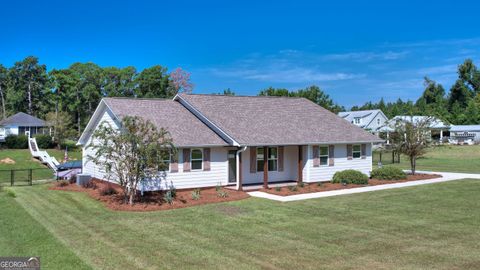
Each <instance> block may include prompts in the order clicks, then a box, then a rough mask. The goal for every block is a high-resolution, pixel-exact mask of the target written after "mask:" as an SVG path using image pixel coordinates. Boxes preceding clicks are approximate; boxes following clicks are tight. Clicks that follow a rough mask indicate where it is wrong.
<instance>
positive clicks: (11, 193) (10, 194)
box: [5, 188, 17, 198]
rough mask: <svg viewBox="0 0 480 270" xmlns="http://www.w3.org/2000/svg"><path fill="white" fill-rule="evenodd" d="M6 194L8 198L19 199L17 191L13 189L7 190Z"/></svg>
mask: <svg viewBox="0 0 480 270" xmlns="http://www.w3.org/2000/svg"><path fill="white" fill-rule="evenodd" d="M5 192H6V193H7V196H9V197H12V198H15V197H17V194H16V193H15V191H14V190H13V189H10V188H6V189H5Z"/></svg>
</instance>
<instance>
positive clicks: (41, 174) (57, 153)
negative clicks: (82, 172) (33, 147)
mask: <svg viewBox="0 0 480 270" xmlns="http://www.w3.org/2000/svg"><path fill="white" fill-rule="evenodd" d="M47 152H48V153H49V154H50V155H52V156H54V157H55V158H56V159H57V160H58V161H60V162H61V161H62V160H63V157H64V154H65V151H64V150H57V149H48V150H47ZM68 157H69V159H71V160H76V159H81V158H82V152H80V151H70V152H68ZM5 158H10V159H13V160H14V161H15V164H4V163H0V183H1V182H9V181H10V171H9V170H13V169H36V170H33V172H32V178H33V179H34V180H39V179H51V178H53V172H52V170H50V169H48V167H47V166H46V165H43V164H42V163H40V161H38V160H36V159H34V158H32V155H31V154H30V151H29V150H28V149H2V150H0V160H3V159H5ZM5 170H8V171H5ZM15 173H16V179H20V180H24V181H26V179H28V171H17V172H15Z"/></svg>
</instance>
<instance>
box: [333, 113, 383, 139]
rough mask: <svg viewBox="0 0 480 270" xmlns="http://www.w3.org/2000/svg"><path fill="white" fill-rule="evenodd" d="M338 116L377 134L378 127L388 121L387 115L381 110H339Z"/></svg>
mask: <svg viewBox="0 0 480 270" xmlns="http://www.w3.org/2000/svg"><path fill="white" fill-rule="evenodd" d="M338 116H340V117H342V118H343V119H345V120H347V121H348V122H350V123H352V124H354V125H356V126H358V127H361V128H363V129H365V130H367V131H370V132H373V133H375V134H377V135H378V132H379V130H378V129H379V128H380V127H382V126H384V125H385V123H386V122H387V121H388V118H387V116H385V114H384V113H383V112H382V111H381V110H366V111H350V112H339V113H338Z"/></svg>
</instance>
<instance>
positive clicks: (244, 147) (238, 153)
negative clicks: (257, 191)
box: [235, 146, 247, 190]
mask: <svg viewBox="0 0 480 270" xmlns="http://www.w3.org/2000/svg"><path fill="white" fill-rule="evenodd" d="M245 150H247V146H242V148H241V149H239V150H237V153H236V157H235V160H236V162H235V163H236V165H235V166H236V167H237V172H236V175H235V177H236V178H237V186H236V187H237V190H240V188H241V186H240V170H241V169H242V168H241V167H240V153H242V152H245Z"/></svg>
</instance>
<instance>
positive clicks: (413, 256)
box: [1, 180, 480, 269]
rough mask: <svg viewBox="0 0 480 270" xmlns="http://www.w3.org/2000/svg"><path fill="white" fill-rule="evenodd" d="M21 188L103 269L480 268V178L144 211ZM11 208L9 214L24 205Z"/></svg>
mask: <svg viewBox="0 0 480 270" xmlns="http://www.w3.org/2000/svg"><path fill="white" fill-rule="evenodd" d="M14 190H15V191H16V193H17V198H15V199H14V200H15V201H16V202H15V203H12V204H13V205H14V206H15V205H16V204H17V203H18V204H20V205H21V206H22V207H23V209H25V211H26V212H28V213H29V214H30V215H31V216H32V217H33V219H34V220H35V221H34V220H33V219H28V222H31V223H35V225H32V226H34V227H39V228H40V227H41V226H40V225H38V224H41V225H42V226H44V227H45V228H46V229H47V230H48V232H49V233H51V234H53V235H55V237H57V238H58V239H59V240H60V242H61V243H63V244H64V245H65V246H66V247H67V248H68V249H69V250H71V251H74V252H75V254H76V256H78V257H79V258H80V259H81V260H82V261H84V262H85V263H86V264H88V265H90V266H91V267H92V268H95V269H479V268H480V256H479V253H478V251H479V250H480V226H479V224H480V200H479V199H478V194H480V181H478V180H462V181H454V182H446V183H440V184H431V185H425V186H418V187H411V188H402V189H394V190H385V191H377V192H369V193H363V194H355V195H348V196H338V197H330V198H322V199H313V200H306V201H299V202H291V203H280V202H274V201H269V200H264V199H258V198H249V199H245V200H242V201H236V202H230V203H221V204H211V205H204V206H198V207H190V208H183V209H176V210H169V211H159V212H144V213H139V212H114V211H110V210H107V209H106V208H105V207H104V206H103V205H102V204H101V203H100V202H98V201H95V200H93V199H91V198H89V197H88V196H86V195H85V194H83V193H75V192H65V191H52V190H48V189H47V188H46V186H34V187H16V188H14ZM3 211H4V213H3V214H2V220H4V219H8V218H9V217H10V216H12V215H16V212H17V211H20V210H16V211H7V210H5V209H3ZM20 212H22V211H20ZM37 222H38V224H37ZM5 233H7V234H14V235H17V237H14V236H12V235H9V236H8V238H9V239H12V240H15V239H16V240H18V241H11V242H9V245H11V246H12V247H9V248H10V249H11V250H16V249H17V248H18V249H21V248H22V246H24V248H27V247H28V246H29V245H33V246H36V245H40V243H39V241H37V240H35V239H29V237H28V236H27V237H21V236H20V235H21V232H19V231H17V229H16V228H12V229H10V230H6V232H5ZM2 235H3V233H2ZM15 246H19V247H15ZM1 250H3V249H1ZM27 253H28V252H27ZM70 254H71V253H70ZM13 255H15V254H13ZM71 256H73V255H71ZM45 260H48V259H47V257H45V259H43V261H45ZM72 260H73V259H72ZM68 268H69V269H75V265H69V267H68Z"/></svg>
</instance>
